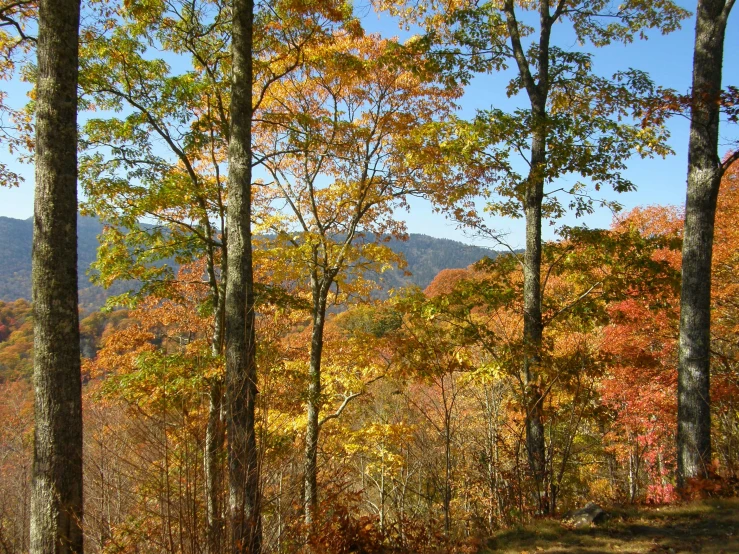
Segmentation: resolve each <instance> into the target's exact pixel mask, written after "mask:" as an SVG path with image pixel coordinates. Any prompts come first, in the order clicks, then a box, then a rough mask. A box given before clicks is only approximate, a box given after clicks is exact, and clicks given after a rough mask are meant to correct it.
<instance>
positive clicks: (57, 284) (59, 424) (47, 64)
mask: <svg viewBox="0 0 739 554" xmlns="http://www.w3.org/2000/svg"><path fill="white" fill-rule="evenodd" d="M79 20H80V2H79V0H42V1H41V2H40V3H39V24H38V51H37V53H38V84H37V108H36V193H35V203H34V227H33V272H32V286H33V320H34V360H33V366H34V370H33V371H34V386H35V423H36V424H35V433H34V459H33V490H32V496H31V550H30V551H31V552H32V553H37V554H42V553H43V554H56V553H72V552H75V553H80V552H82V551H83V544H82V385H81V375H80V335H79V315H78V312H77V76H78V46H77V45H78V34H79Z"/></svg>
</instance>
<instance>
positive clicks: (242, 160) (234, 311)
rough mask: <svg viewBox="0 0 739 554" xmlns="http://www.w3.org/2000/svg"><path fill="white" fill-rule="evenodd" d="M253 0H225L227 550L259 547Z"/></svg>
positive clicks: (256, 548)
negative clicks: (229, 15)
mask: <svg viewBox="0 0 739 554" xmlns="http://www.w3.org/2000/svg"><path fill="white" fill-rule="evenodd" d="M253 26H254V2H253V0H234V2H233V31H232V35H233V39H232V40H233V43H232V51H233V70H232V71H233V73H232V80H231V140H230V141H229V145H228V164H229V169H228V224H227V225H228V245H227V254H228V268H227V276H226V299H225V302H226V304H225V329H224V331H225V339H226V340H225V342H226V414H227V422H226V423H227V432H228V466H229V516H230V521H231V548H230V549H231V551H232V552H249V553H257V552H261V543H262V529H261V517H260V491H259V466H258V457H257V447H256V435H255V432H254V427H255V403H256V395H257V383H256V380H257V376H256V360H255V356H256V344H255V342H256V338H255V331H254V325H255V320H254V274H253V268H252V243H251V177H252V175H251V158H252V156H251V124H252V112H253V108H252V81H253V77H252V75H253V68H252V37H253Z"/></svg>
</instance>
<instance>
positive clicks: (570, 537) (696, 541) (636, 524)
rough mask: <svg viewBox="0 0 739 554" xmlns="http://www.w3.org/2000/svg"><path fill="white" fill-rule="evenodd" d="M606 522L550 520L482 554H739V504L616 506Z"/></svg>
mask: <svg viewBox="0 0 739 554" xmlns="http://www.w3.org/2000/svg"><path fill="white" fill-rule="evenodd" d="M606 511H607V513H608V514H609V517H608V519H607V520H606V522H605V523H603V524H600V525H597V526H593V527H588V528H585V529H568V528H565V527H563V526H562V525H561V524H560V523H559V522H558V521H556V520H551V519H544V520H540V521H539V522H537V523H535V524H532V525H528V526H525V527H519V528H515V529H510V530H506V531H501V532H500V533H498V534H497V535H496V536H494V537H491V538H490V539H489V540H488V541H487V544H486V545H485V547H483V548H482V549H481V550H479V552H478V554H492V553H493V552H499V553H504V554H519V553H523V552H530V553H532V554H533V553H537V554H539V553H542V554H547V553H549V554H595V553H600V552H622V553H629V554H649V553H664V554H676V553H678V552H703V553H705V554H724V553H726V554H728V553H730V552H739V500H738V499H736V498H730V499H720V498H716V499H709V500H704V501H699V502H691V503H688V504H682V505H672V506H663V507H654V508H649V507H640V508H636V507H629V508H611V509H607V510H606Z"/></svg>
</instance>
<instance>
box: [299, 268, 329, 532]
mask: <svg viewBox="0 0 739 554" xmlns="http://www.w3.org/2000/svg"><path fill="white" fill-rule="evenodd" d="M311 286H312V288H313V329H312V331H311V344H310V368H309V370H308V423H307V425H306V430H305V466H304V473H305V476H304V478H305V492H304V496H303V507H304V510H305V514H304V515H305V524H306V526H307V527H308V532H309V533H310V531H311V528H312V526H313V523H314V522H315V518H316V510H317V508H318V462H317V458H318V434H319V431H320V426H319V420H318V418H319V416H320V409H321V356H322V355H323V328H324V325H325V321H326V301H327V297H328V286H326V284H325V282H319V280H318V277H317V276H316V275H315V274H314V275H313V277H312V283H311Z"/></svg>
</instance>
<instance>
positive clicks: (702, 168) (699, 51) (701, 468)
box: [677, 0, 739, 488]
mask: <svg viewBox="0 0 739 554" xmlns="http://www.w3.org/2000/svg"><path fill="white" fill-rule="evenodd" d="M733 5H734V0H699V2H698V9H697V14H696V24H695V51H694V55H693V87H692V96H691V111H690V113H691V116H690V141H689V144H688V191H687V199H686V207H685V233H684V240H683V266H682V267H683V270H682V271H683V280H682V288H681V292H680V343H679V363H678V392H677V395H678V423H677V448H678V456H677V464H678V470H677V475H678V486H679V487H680V488H683V487H685V485H686V482H687V480H688V479H691V478H694V477H705V476H707V475H708V470H709V467H710V465H711V402H710V366H711V259H712V255H713V234H714V221H715V218H716V201H717V198H718V191H719V187H720V185H721V177H722V175H723V174H724V172H725V171H726V170H727V169H728V167H729V166H730V165H731V164H732V163H733V162H735V161H736V160H737V159H739V150H738V151H736V152H734V153H733V154H732V155H731V156H729V157H728V158H727V159H726V160H725V161H723V163H722V161H721V160H720V159H719V156H718V138H719V110H720V102H719V100H720V96H721V74H722V65H723V55H724V34H725V31H726V22H727V20H728V18H729V13H730V12H731V8H732V7H733Z"/></svg>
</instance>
